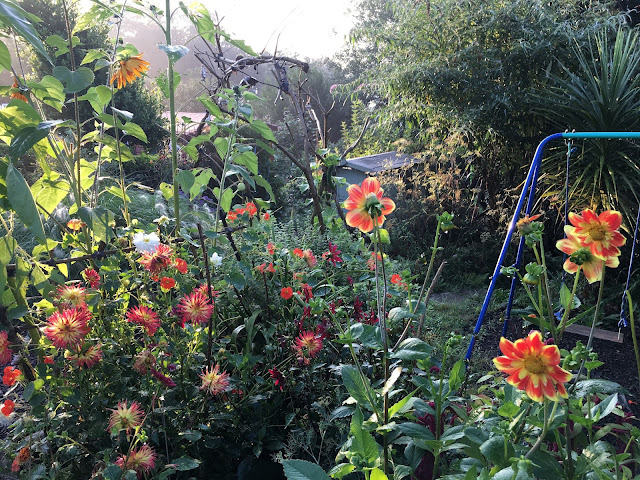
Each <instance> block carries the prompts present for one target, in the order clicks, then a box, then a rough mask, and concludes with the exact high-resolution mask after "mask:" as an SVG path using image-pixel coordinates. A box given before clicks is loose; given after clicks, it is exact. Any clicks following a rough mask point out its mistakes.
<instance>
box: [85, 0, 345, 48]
mask: <svg viewBox="0 0 640 480" xmlns="http://www.w3.org/2000/svg"><path fill="white" fill-rule="evenodd" d="M200 2H201V3H202V4H203V5H205V6H206V7H207V8H208V9H209V11H210V12H211V15H212V17H213V16H214V12H217V13H218V15H219V17H220V18H222V19H223V21H222V28H223V29H224V30H225V31H227V32H228V33H230V34H231V35H232V37H233V38H234V39H240V40H244V41H245V42H246V43H247V45H249V46H250V47H251V48H253V49H254V50H255V51H257V52H260V51H261V50H262V49H263V48H265V47H266V51H268V52H270V53H272V52H273V50H274V49H275V47H276V42H277V44H278V50H279V51H282V50H285V51H286V52H287V53H289V54H297V55H298V56H300V57H310V58H321V57H331V56H332V55H333V54H334V53H336V52H337V51H338V50H339V49H340V48H341V47H342V46H343V45H344V43H345V41H346V40H345V38H346V35H347V34H348V33H349V30H350V28H351V27H352V25H353V16H352V15H351V14H349V12H348V9H349V6H350V4H351V3H352V0H200ZM144 3H145V4H147V1H146V0H145V2H144ZM151 3H153V4H155V5H157V6H158V8H161V9H164V6H165V2H164V1H160V0H151ZM185 3H186V4H187V5H189V4H190V3H191V0H185ZM80 4H81V6H82V7H81V8H83V9H84V8H88V7H89V5H91V1H90V0H80ZM132 5H133V4H132ZM134 6H136V7H137V5H134ZM171 7H172V8H173V9H176V8H178V1H177V0H172V2H171ZM138 8H139V7H138ZM177 15H178V17H182V15H181V13H180V12H178V13H177ZM278 35H279V38H278Z"/></svg>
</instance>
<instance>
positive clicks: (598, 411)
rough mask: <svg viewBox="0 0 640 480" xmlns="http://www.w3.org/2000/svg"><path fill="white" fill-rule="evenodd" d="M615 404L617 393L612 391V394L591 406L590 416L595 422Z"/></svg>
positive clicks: (612, 408) (605, 414)
mask: <svg viewBox="0 0 640 480" xmlns="http://www.w3.org/2000/svg"><path fill="white" fill-rule="evenodd" d="M617 404H618V394H617V393H614V394H613V395H609V396H608V397H607V398H605V399H604V400H603V401H601V402H600V403H599V404H598V405H595V406H594V407H592V408H591V418H593V420H594V421H596V422H597V421H599V420H602V419H603V418H604V417H606V416H608V415H609V414H610V413H612V412H613V411H614V410H615V409H616V406H617Z"/></svg>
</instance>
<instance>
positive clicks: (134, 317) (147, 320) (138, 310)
mask: <svg viewBox="0 0 640 480" xmlns="http://www.w3.org/2000/svg"><path fill="white" fill-rule="evenodd" d="M127 322H129V323H135V324H137V325H141V326H142V327H143V328H144V329H145V330H146V331H147V335H149V336H151V335H153V334H154V333H156V330H158V327H159V326H160V319H159V318H158V314H157V313H156V312H154V311H153V310H151V309H150V308H149V307H147V306H145V305H138V306H137V307H133V308H130V309H129V310H128V311H127Z"/></svg>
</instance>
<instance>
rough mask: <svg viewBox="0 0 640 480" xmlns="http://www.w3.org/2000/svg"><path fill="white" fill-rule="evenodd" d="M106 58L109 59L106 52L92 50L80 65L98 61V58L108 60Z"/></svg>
mask: <svg viewBox="0 0 640 480" xmlns="http://www.w3.org/2000/svg"><path fill="white" fill-rule="evenodd" d="M106 57H107V54H106V52H103V51H102V50H97V49H95V48H92V49H91V50H89V51H88V52H87V54H86V55H85V56H84V58H83V59H82V62H80V65H85V64H87V63H91V62H93V61H94V60H97V59H98V58H106ZM103 86H104V85H103Z"/></svg>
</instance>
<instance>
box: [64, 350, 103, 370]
mask: <svg viewBox="0 0 640 480" xmlns="http://www.w3.org/2000/svg"><path fill="white" fill-rule="evenodd" d="M64 357H65V358H68V359H69V360H71V361H72V362H73V364H74V365H75V367H76V368H91V367H93V366H94V365H97V364H98V362H99V361H100V360H102V346H101V345H100V344H98V345H91V346H89V347H88V348H87V349H86V350H85V349H82V350H78V351H77V352H71V351H69V350H67V351H66V352H65V354H64Z"/></svg>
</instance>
